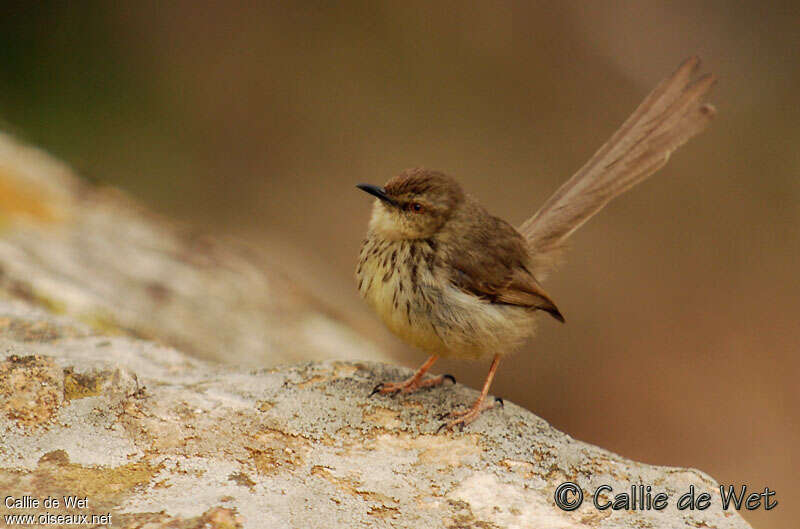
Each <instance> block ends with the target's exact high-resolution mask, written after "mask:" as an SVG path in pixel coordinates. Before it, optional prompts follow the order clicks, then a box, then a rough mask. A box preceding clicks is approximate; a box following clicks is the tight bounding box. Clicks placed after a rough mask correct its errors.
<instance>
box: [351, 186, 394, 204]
mask: <svg viewBox="0 0 800 529" xmlns="http://www.w3.org/2000/svg"><path fill="white" fill-rule="evenodd" d="M356 187H357V188H359V189H360V190H361V191H365V192H367V193H369V194H370V195H373V196H376V197H378V198H379V199H381V200H383V201H384V202H387V203H389V204H391V205H393V206H396V205H397V202H396V201H395V200H394V199H393V198H392V197H390V196H389V195H387V194H386V191H384V190H383V188H381V187H378V186H374V185H371V184H356Z"/></svg>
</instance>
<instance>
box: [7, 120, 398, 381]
mask: <svg viewBox="0 0 800 529" xmlns="http://www.w3.org/2000/svg"><path fill="white" fill-rule="evenodd" d="M2 292H5V293H6V295H9V296H13V297H17V298H20V297H21V298H25V299H28V300H29V301H30V302H32V303H35V304H38V305H40V306H43V307H47V308H48V309H50V310H52V311H54V312H57V313H62V314H69V315H71V316H73V317H74V318H75V319H77V320H79V321H83V322H86V323H88V324H90V325H91V326H92V327H93V328H95V329H98V330H102V331H104V332H113V333H117V334H124V335H129V336H137V337H146V338H150V339H154V340H157V341H160V342H162V343H167V344H170V345H173V346H175V347H178V348H179V349H180V350H182V351H185V352H189V353H192V354H194V355H195V356H199V357H202V358H207V359H213V360H217V361H221V362H228V363H235V364H237V365H243V364H245V365H253V366H264V365H275V364H277V363H280V362H290V361H294V362H297V361H301V360H320V359H329V358H351V359H357V358H373V359H382V360H389V357H388V356H387V355H386V354H384V353H383V352H382V351H381V350H379V349H378V348H377V347H374V346H372V345H370V344H368V343H367V341H366V340H365V339H364V337H363V336H360V335H358V334H357V333H356V332H354V331H353V330H352V329H351V328H350V327H349V326H348V325H346V324H345V323H344V322H342V320H341V318H339V317H338V316H337V315H335V314H334V313H333V311H331V310H330V308H329V307H325V306H324V305H323V304H322V303H321V302H320V301H319V300H317V299H315V298H314V297H313V296H311V295H309V294H308V293H307V292H306V291H305V290H304V289H303V288H302V286H300V285H298V284H296V282H294V281H293V280H292V279H291V278H290V277H289V276H288V275H287V274H286V273H285V271H284V270H283V269H282V268H281V266H280V265H279V264H278V263H275V262H272V261H271V260H270V259H269V258H268V257H267V255H265V254H263V253H261V252H259V251H257V250H256V249H254V248H249V247H245V246H244V245H242V244H241V243H238V242H235V241H227V240H225V241H220V240H218V239H214V238H211V237H207V236H200V235H198V234H193V233H189V232H187V231H186V230H185V229H181V228H180V227H178V226H175V225H173V224H172V223H169V222H168V221H166V220H164V219H161V218H159V217H157V216H155V215H153V214H151V213H148V212H147V211H144V210H143V209H142V208H140V207H137V206H136V205H135V204H133V203H132V202H131V201H130V200H128V199H126V198H125V197H124V196H122V195H121V194H120V193H118V192H115V191H113V190H110V189H107V188H100V187H96V186H93V185H91V184H88V183H86V182H84V181H83V180H80V179H78V178H76V177H75V175H74V174H73V173H72V172H71V171H70V170H69V168H67V167H66V166H64V165H63V164H61V163H59V162H58V161H56V160H54V159H52V158H51V157H50V156H48V155H47V154H45V153H43V152H42V151H40V150H38V149H35V148H32V147H29V146H25V145H22V144H20V143H18V142H16V141H15V140H14V139H12V138H11V137H9V136H7V135H4V134H2V133H0V294H2Z"/></svg>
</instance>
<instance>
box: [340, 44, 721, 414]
mask: <svg viewBox="0 0 800 529" xmlns="http://www.w3.org/2000/svg"><path fill="white" fill-rule="evenodd" d="M699 64H700V60H699V59H698V58H697V57H691V58H689V59H687V60H686V61H684V62H683V63H682V64H681V65H680V66H679V67H678V69H677V70H676V71H675V72H674V73H673V74H672V75H671V76H669V77H668V78H666V79H664V80H663V81H662V82H661V83H659V84H658V85H657V86H656V88H655V89H654V90H653V91H652V92H651V93H650V94H649V95H648V96H647V97H646V98H645V99H644V101H643V102H642V103H641V104H640V105H639V106H638V107H637V108H636V109H635V110H634V112H633V113H632V114H631V116H630V117H629V118H628V119H627V120H626V121H625V122H624V123H623V124H622V126H621V127H620V128H619V129H618V130H617V131H616V132H615V133H614V134H613V135H612V136H611V138H610V139H609V140H608V141H607V142H606V143H605V144H603V145H602V146H601V147H600V149H599V150H598V151H597V152H596V153H595V154H594V155H593V156H592V157H591V158H590V159H589V160H588V161H587V162H586V163H585V164H584V165H583V166H582V167H581V168H580V169H579V170H578V171H577V172H576V173H575V174H574V175H573V176H572V177H570V178H569V179H568V180H567V181H566V182H565V183H564V184H562V185H561V187H559V188H558V189H557V190H556V191H555V193H554V194H553V195H552V196H551V197H550V198H549V199H548V200H547V201H546V202H545V203H544V204H543V205H542V206H541V207H540V208H539V210H538V211H536V213H535V214H533V216H531V217H530V218H529V219H528V220H526V221H525V222H524V223H523V224H522V225H520V226H519V227H518V228H514V227H513V226H512V225H511V224H509V223H508V222H506V221H505V220H503V219H501V218H499V217H496V216H494V215H492V214H490V213H489V212H488V211H487V210H486V209H485V208H484V207H483V206H482V205H481V204H480V203H479V202H478V200H477V199H476V198H474V197H472V196H471V195H469V194H467V193H466V192H465V191H464V190H463V188H462V187H461V185H460V184H459V182H458V181H457V180H456V179H455V178H453V177H451V176H449V175H447V174H445V173H443V172H441V171H436V170H431V169H425V168H414V169H408V170H405V171H403V172H401V173H400V174H398V175H396V176H394V177H392V178H390V179H389V181H388V182H386V184H385V185H383V186H382V187H381V186H377V185H372V184H358V185H357V186H356V187H358V188H359V189H361V190H362V191H364V192H366V193H369V194H370V195H372V196H374V197H375V200H374V202H373V205H372V213H371V217H370V220H369V226H368V230H367V236H366V238H365V239H364V241H363V243H362V245H361V250H360V254H359V259H358V265H357V268H356V274H355V275H356V280H357V282H358V291H359V293H360V295H361V296H362V297H363V298H364V299H365V300H366V302H367V304H368V305H369V306H370V307H371V308H372V309H373V310H374V311H375V312H376V313H377V314H378V316H379V317H380V319H381V320H382V321H383V322H384V323H385V325H386V326H387V327H388V328H389V330H390V331H392V332H393V333H394V334H395V335H397V336H398V337H399V338H400V339H401V340H403V341H405V342H406V343H408V344H410V345H412V346H414V347H416V348H419V349H421V350H422V351H424V352H425V353H427V354H428V355H429V357H428V359H427V360H426V361H425V362H424V363H423V364H422V366H420V367H419V369H417V371H416V372H415V373H414V375H413V376H411V377H410V378H408V379H407V380H403V381H399V382H382V383H380V384H378V385H377V386H376V387H375V388H374V389H373V391H372V393H371V394H370V396H372V395H375V394H381V395H394V394H398V393H401V394H409V393H412V392H415V391H418V390H420V389H422V388H431V387H434V386H439V385H441V384H443V383H444V381H445V380H450V381H451V382H453V383H455V379H454V378H453V377H452V375H439V376H435V377H429V378H425V375H426V373H427V372H428V371H429V369H430V368H431V367H432V366H433V364H434V363H435V362H436V360H437V359H438V358H440V357H446V358H459V359H471V360H481V361H488V360H491V365H490V368H489V371H488V374H487V377H486V380H485V382H484V385H483V388H482V390H481V393H480V395H479V396H478V398H477V399H476V400H475V402H473V403H472V405H471V406H469V407H468V408H467V409H465V410H454V411H452V412H450V413H447V414H445V415H444V416H443V418H447V419H449V420H448V421H446V422H444V423H443V424H442V426H441V427H440V430H441V428H447V429H449V430H453V429H454V428H456V427H458V428H460V429H461V430H463V428H464V427H465V426H466V425H468V424H470V423H472V422H473V421H474V420H475V419H476V418H477V417H478V416H479V415H480V414H481V413H482V412H484V411H486V410H489V409H492V408H494V407H496V406H499V405H502V403H503V401H502V399H493V400H492V399H487V396H488V394H489V389H490V387H491V383H492V380H493V378H494V376H495V372H496V371H497V368H498V365H499V364H500V361H501V360H502V359H504V358H506V357H507V356H508V355H510V354H511V353H512V352H514V351H515V350H517V349H518V348H519V347H520V346H521V345H522V344H524V343H525V342H526V341H527V340H528V339H529V338H531V337H532V336H533V334H534V332H535V329H536V323H537V321H538V320H539V319H540V316H541V315H543V314H545V315H548V316H550V317H552V318H554V319H555V320H557V321H559V322H562V323H563V322H564V321H565V319H564V316H563V314H562V312H561V310H559V308H558V307H557V306H556V304H555V302H554V301H553V298H552V296H551V295H550V294H549V293H548V292H546V291H545V290H544V288H543V286H542V283H541V282H542V281H544V280H545V279H546V278H547V277H548V276H549V274H550V273H551V272H552V271H553V270H554V269H555V268H556V267H557V265H558V264H559V263H560V262H561V261H562V256H563V252H564V250H565V248H566V246H567V244H566V243H567V239H568V238H569V237H570V236H571V235H572V234H573V233H574V232H575V230H577V229H578V228H579V227H581V226H582V225H583V224H584V223H585V222H586V221H588V220H589V219H590V218H591V217H592V216H594V215H595V214H596V213H597V212H599V211H600V210H601V209H602V208H603V207H604V206H605V205H606V204H607V203H608V202H609V201H610V200H612V199H613V198H615V197H617V196H619V195H620V194H622V193H623V192H625V191H627V190H628V189H630V188H631V187H633V186H634V185H636V184H638V183H640V182H642V181H643V180H645V179H646V178H648V177H649V176H651V175H652V174H653V173H655V172H656V171H657V170H658V169H660V168H661V167H663V166H664V165H665V164H666V163H667V161H668V159H669V157H670V155H671V153H672V152H673V151H675V150H676V149H677V148H678V147H680V146H681V145H683V144H684V143H685V142H686V141H688V140H689V139H690V138H691V137H693V136H694V135H696V134H698V133H699V132H701V131H702V130H703V129H704V128H705V127H706V126H707V125H708V123H709V122H710V121H711V119H712V118H713V116H714V115H715V112H716V110H715V108H714V107H713V106H712V105H711V104H709V103H706V102H705V101H704V99H705V97H706V95H707V94H708V93H709V91H710V90H711V87H712V86H713V85H714V84H715V82H716V79H715V77H714V76H713V75H711V74H705V75H702V76H700V75H698V73H697V71H698V67H699Z"/></svg>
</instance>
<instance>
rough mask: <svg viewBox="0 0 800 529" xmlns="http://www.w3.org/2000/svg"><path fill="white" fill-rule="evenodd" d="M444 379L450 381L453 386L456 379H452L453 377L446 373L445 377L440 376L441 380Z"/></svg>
mask: <svg viewBox="0 0 800 529" xmlns="http://www.w3.org/2000/svg"><path fill="white" fill-rule="evenodd" d="M446 378H449V379H450V381H451V382H452V383H453V384H455V383H456V377H454V376H453V375H451V374H449V373H448V374H447V375H442V379H446Z"/></svg>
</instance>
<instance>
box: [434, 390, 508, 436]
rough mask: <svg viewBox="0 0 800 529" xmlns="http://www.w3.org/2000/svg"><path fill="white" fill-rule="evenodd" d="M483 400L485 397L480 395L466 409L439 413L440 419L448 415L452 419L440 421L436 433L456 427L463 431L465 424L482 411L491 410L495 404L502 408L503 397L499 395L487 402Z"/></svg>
mask: <svg viewBox="0 0 800 529" xmlns="http://www.w3.org/2000/svg"><path fill="white" fill-rule="evenodd" d="M484 400H485V399H484V398H483V396H481V397H480V398H479V399H478V400H476V401H475V403H474V404H473V405H472V406H470V407H469V408H468V409H466V410H463V411H455V410H453V411H451V412H450V413H444V414H442V415H440V416H439V418H440V419H446V418H448V417H449V418H452V419H453V420H452V421H448V422H445V423H442V425H441V426H439V429H438V430H436V433H439V432H440V431H442V430H443V429H444V430H450V431H453V429H454V428H456V427H458V429H459V431H463V430H464V427H465V426H467V425H468V424H469V423H471V422H472V421H474V420H475V419H477V418H478V416H479V415H480V414H481V413H483V412H484V411H486V410H491V409H492V408H495V407H497V406H500V407H501V408H502V407H503V405H504V403H503V399H501V398H500V397H495V398H494V400H492V401H491V402H488V403H487V402H484Z"/></svg>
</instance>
